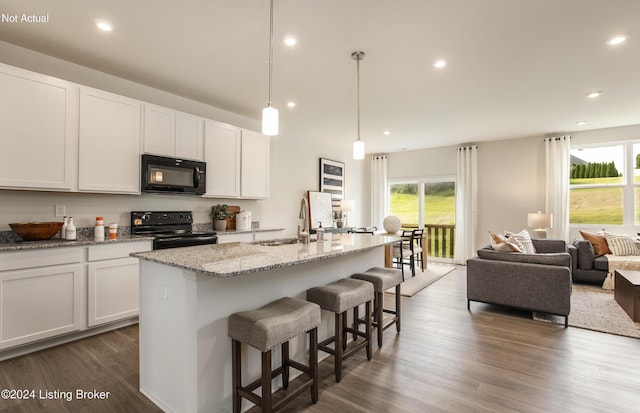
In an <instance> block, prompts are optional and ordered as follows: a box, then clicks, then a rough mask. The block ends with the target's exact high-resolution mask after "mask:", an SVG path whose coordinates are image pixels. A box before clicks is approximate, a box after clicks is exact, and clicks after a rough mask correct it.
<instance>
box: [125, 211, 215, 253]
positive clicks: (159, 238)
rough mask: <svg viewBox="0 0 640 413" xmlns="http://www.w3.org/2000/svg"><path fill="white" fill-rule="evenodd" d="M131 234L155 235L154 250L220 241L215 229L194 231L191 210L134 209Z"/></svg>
mask: <svg viewBox="0 0 640 413" xmlns="http://www.w3.org/2000/svg"><path fill="white" fill-rule="evenodd" d="M131 234H132V235H147V236H153V238H154V239H153V249H154V250H159V249H165V248H178V247H189V246H193V245H204V244H217V243H218V236H217V234H216V232H215V231H210V232H194V231H193V214H192V213H191V211H133V212H131Z"/></svg>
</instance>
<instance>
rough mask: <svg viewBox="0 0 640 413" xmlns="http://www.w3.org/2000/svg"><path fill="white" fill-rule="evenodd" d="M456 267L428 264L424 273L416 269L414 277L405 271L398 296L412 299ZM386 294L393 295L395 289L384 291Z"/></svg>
mask: <svg viewBox="0 0 640 413" xmlns="http://www.w3.org/2000/svg"><path fill="white" fill-rule="evenodd" d="M455 268H456V267H454V266H453V265H447V264H435V263H432V262H430V263H428V265H427V268H425V269H424V272H422V271H420V268H416V276H415V277H412V276H411V271H408V270H405V272H404V275H405V280H404V282H403V283H402V284H400V295H401V296H403V297H412V296H414V295H416V294H417V293H418V292H420V291H421V290H423V289H424V288H426V287H428V286H429V285H431V284H433V283H434V282H436V281H438V280H439V279H440V278H442V277H444V276H445V275H447V274H449V273H450V272H451V271H453V270H454V269H455ZM386 292H387V293H390V294H394V293H395V289H394V288H391V289H389V290H387V291H386Z"/></svg>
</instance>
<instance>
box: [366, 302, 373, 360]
mask: <svg viewBox="0 0 640 413" xmlns="http://www.w3.org/2000/svg"><path fill="white" fill-rule="evenodd" d="M365 314H366V316H365V320H367V321H366V323H365V335H366V337H367V360H371V347H372V346H371V301H367V303H366V304H365Z"/></svg>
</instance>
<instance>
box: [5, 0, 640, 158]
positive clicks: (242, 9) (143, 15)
mask: <svg viewBox="0 0 640 413" xmlns="http://www.w3.org/2000/svg"><path fill="white" fill-rule="evenodd" d="M0 12H1V13H3V14H4V15H13V14H18V17H19V18H20V17H21V16H22V14H23V13H24V14H27V15H31V14H35V15H45V14H48V16H49V20H48V22H47V23H9V22H2V23H0V40H3V41H6V42H9V43H13V44H16V45H19V46H23V47H26V48H29V49H33V50H36V51H39V52H42V53H45V54H48V55H51V56H55V57H59V58H62V59H64V60H68V61H71V62H74V63H78V64H80V65H84V66H88V67H91V68H94V69H98V70H101V71H103V72H107V73H110V74H113V75H117V76H120V77H123V78H126V79H130V80H132V81H135V82H138V83H142V84H145V85H149V86H152V87H155V88H158V89H162V90H166V91H169V92H172V93H174V94H177V95H181V96H184V97H188V98H191V99H194V100H197V101H200V102H204V103H207V104H210V105H213V106H217V107H219V108H222V109H225V110H228V111H232V112H236V113H239V114H242V115H246V116H249V117H251V118H255V119H259V118H260V116H261V115H260V114H261V110H262V108H263V107H264V106H265V105H266V103H267V100H268V39H269V1H268V0H233V1H232V0H224V1H223V0H185V1H180V2H178V1H173V0H134V1H131V0H109V1H104V0H82V1H80V0H75V1H73V0H61V1H51V0H29V1H24V0H2V3H1V6H0ZM96 19H105V20H108V21H110V22H111V23H112V24H113V25H114V30H113V31H112V32H110V33H105V32H100V31H99V30H97V29H96V27H95V20H96ZM620 33H622V34H627V35H629V36H630V37H629V39H628V40H627V41H626V42H625V43H623V44H621V45H618V46H615V47H613V46H609V45H607V44H606V41H607V39H609V38H610V37H612V36H614V35H616V34H620ZM289 34H291V35H294V36H295V37H296V38H297V40H298V43H297V45H295V46H293V47H289V46H286V45H284V43H283V41H282V40H283V38H284V37H285V35H289ZM355 50H362V51H364V52H365V54H366V56H365V58H364V60H362V61H361V63H360V99H361V104H360V113H361V127H362V129H361V136H362V140H363V141H364V142H365V144H366V151H367V152H368V153H378V152H394V151H399V150H407V149H408V150H411V149H419V148H429V147H438V146H447V145H456V144H462V143H472V142H473V143H477V142H481V141H485V140H497V139H509V138H519V137H528V136H535V135H543V134H547V133H554V132H567V131H576V130H585V129H599V128H605V127H613V126H622V125H631V124H640V82H639V81H638V73H639V72H638V71H639V69H640V1H637V0H517V1H514V0H482V1H479V0H396V1H389V0H322V1H320V0H275V5H274V67H273V70H274V73H273V105H274V106H275V107H276V108H278V109H279V111H280V131H281V134H286V135H287V136H289V135H291V136H295V137H297V138H298V139H301V140H322V141H323V142H326V143H327V144H335V145H344V143H345V142H348V143H349V144H350V142H352V141H353V140H355V137H356V95H357V93H356V62H355V60H352V58H351V53H352V52H353V51H355ZM437 59H446V61H447V62H448V64H447V66H445V67H444V68H441V69H437V68H435V67H434V66H433V63H434V62H435V61H436V60H437ZM594 90H600V91H603V92H604V94H603V95H602V96H601V97H599V98H597V99H588V98H587V97H586V96H585V95H586V94H587V93H588V92H591V91H594ZM288 100H294V101H295V102H296V104H297V106H296V107H295V108H293V109H289V108H287V106H286V103H287V101H288ZM581 120H585V121H588V123H587V124H586V125H584V126H578V125H577V124H576V122H578V121H581ZM384 131H389V134H388V135H385V134H384Z"/></svg>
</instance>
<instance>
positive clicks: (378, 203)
mask: <svg viewBox="0 0 640 413" xmlns="http://www.w3.org/2000/svg"><path fill="white" fill-rule="evenodd" d="M388 208H389V193H388V191H387V156H386V155H375V156H373V157H372V158H371V225H374V226H376V227H378V229H382V221H383V220H384V218H385V217H386V216H387V214H388Z"/></svg>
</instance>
